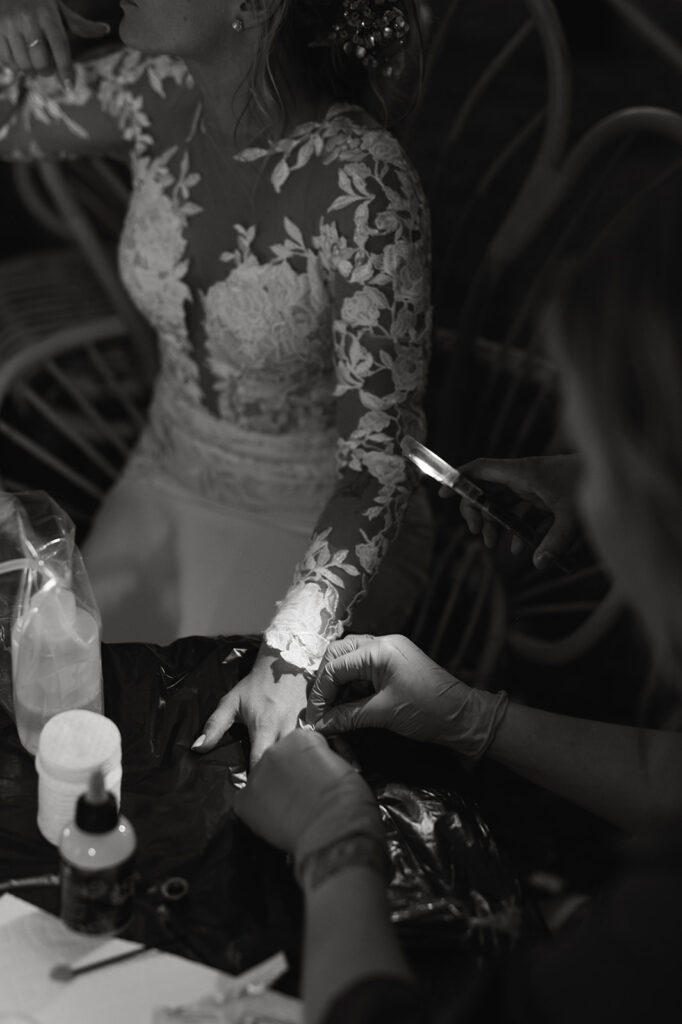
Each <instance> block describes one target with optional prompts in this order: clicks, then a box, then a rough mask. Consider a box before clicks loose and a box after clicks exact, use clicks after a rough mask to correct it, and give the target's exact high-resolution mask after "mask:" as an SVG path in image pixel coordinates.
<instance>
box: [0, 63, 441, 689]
mask: <svg viewBox="0 0 682 1024" xmlns="http://www.w3.org/2000/svg"><path fill="white" fill-rule="evenodd" d="M0 125H2V127H0V154H2V156H4V157H5V158H9V159H22V158H33V157H36V156H40V155H41V154H45V153H47V154H51V155H54V154H59V155H60V156H78V155H82V154H88V153H91V152H93V151H103V152H120V153H121V154H122V155H124V156H126V157H127V159H128V160H129V161H130V166H131V171H132V181H133V187H132V195H131V201H130V207H129V210H128V214H127V217H126V221H125V226H124V230H123V233H122V237H121V241H120V249H119V256H120V272H121V277H122V280H123V282H124V284H125V286H126V288H127V289H128V291H129V293H130V295H131V296H132V298H133V300H134V302H135V303H136V304H137V306H138V307H139V309H140V310H141V311H142V313H144V315H145V316H146V317H147V318H148V319H149V321H150V322H151V324H152V325H153V326H154V328H155V330H156V332H157V334H158V339H159V348H160V360H161V368H160V372H159V376H158V380H157V382H156V386H155V390H154V395H153V400H152V405H151V408H150V412H149V420H148V426H147V428H146V429H145V431H144V433H143V435H142V437H141V438H140V441H139V444H138V445H137V448H136V450H135V452H134V454H133V456H132V458H131V459H130V461H129V463H128V465H127V467H126V468H125V471H124V473H123V475H122V477H121V479H120V482H119V483H118V484H117V485H116V487H115V488H114V489H113V490H112V491H111V492H110V494H109V495H108V496H107V498H106V500H105V501H104V504H103V506H102V508H101V510H100V513H99V515H98V517H97V519H96V521H95V524H94V526H93V529H92V532H91V534H90V536H89V538H88V541H87V544H86V546H85V550H84V555H85V559H86V565H87V568H88V571H89V574H90V577H91V580H92V583H93V587H94V589H95V593H96V596H97V599H98V602H99V604H100V609H101V612H102V616H103V622H104V637H105V639H107V640H148V641H156V642H167V641H170V640H172V639H174V638H175V637H176V636H180V635H186V634H190V633H200V634H215V633H232V632H255V631H261V630H264V629H266V628H267V631H266V637H267V639H268V641H269V643H270V644H271V645H272V646H274V647H276V648H277V649H279V650H281V651H282V653H283V656H284V657H285V658H286V659H287V660H288V661H289V662H290V663H291V664H293V665H297V666H300V667H302V668H308V669H310V668H313V667H314V666H315V665H316V664H317V663H318V661H319V659H320V657H321V655H322V652H323V650H324V647H325V645H326V643H327V642H328V641H329V640H330V639H332V638H334V637H337V636H339V635H340V634H341V633H342V632H343V631H344V629H345V628H346V627H347V625H348V623H349V622H350V621H351V616H353V619H354V623H357V622H361V623H362V624H363V625H364V626H371V627H373V628H375V629H376V631H379V630H384V629H391V628H395V629H397V628H400V625H401V622H399V621H398V620H399V618H400V617H401V616H403V617H404V613H405V612H406V610H407V609H408V608H409V606H410V604H411V602H412V601H413V599H414V597H415V596H416V593H417V591H418V588H419V585H420V583H421V581H422V580H423V578H424V574H425V572H426V568H427V567H426V558H427V554H428V543H429V526H428V514H427V511H426V504H425V502H421V503H420V500H419V498H417V499H416V500H413V501H412V503H411V506H410V510H409V512H408V519H409V525H405V526H404V528H403V530H402V531H401V532H400V536H399V538H398V540H397V541H395V538H396V535H397V534H398V532H399V527H400V525H401V522H402V521H403V519H404V517H405V513H406V509H407V507H408V504H409V502H410V496H411V494H412V493H413V484H414V481H413V480H412V478H411V476H410V473H409V470H408V467H407V466H406V463H405V461H404V459H403V458H402V456H401V454H400V448H399V445H400V439H401V437H402V435H403V434H405V433H411V434H415V435H416V436H417V437H420V436H421V435H422V433H423V416H422V411H421V398H422V393H423V387H424V381H425V373H426V363H427V348H428V340H429V329H430V306H429V279H428V263H429V239H428V219H427V213H426V208H425V202H424V197H423V195H422V192H421V188H420V185H419V182H418V180H417V178H416V175H415V174H414V172H413V170H412V169H411V167H410V165H409V163H408V162H407V160H406V158H405V156H404V154H403V152H402V150H401V149H400V147H399V145H398V144H397V142H396V141H395V140H394V138H393V137H392V136H391V135H390V134H389V133H387V132H386V131H384V130H381V129H379V128H377V126H376V125H375V124H374V123H373V122H372V121H371V119H370V118H369V117H368V115H367V114H366V113H365V112H364V111H363V110H361V109H360V108H358V107H355V106H347V105H335V106H332V107H331V108H330V109H327V110H326V111H324V112H323V113H321V115H320V117H319V119H318V120H315V121H311V122H308V123H305V124H300V125H299V126H298V127H296V128H295V129H294V130H292V131H291V132H290V133H288V134H287V136H286V137H285V138H281V139H279V140H277V141H274V142H263V144H262V145H261V144H259V145H254V146H253V147H252V148H248V149H245V150H242V151H241V152H238V153H234V152H233V153H230V152H229V151H228V149H229V147H227V149H226V147H225V146H221V144H220V143H219V142H217V141H216V139H215V138H214V136H213V135H212V133H211V132H210V131H209V129H208V127H207V126H206V124H205V123H204V120H203V117H202V110H201V104H200V99H199V95H198V92H197V90H196V87H195V85H194V83H193V81H192V79H191V76H190V74H189V72H188V70H187V68H186V66H185V65H184V63H183V62H182V61H180V60H176V59H171V58H167V57H155V58H145V57H142V56H141V55H140V54H138V53H136V52H134V51H126V50H123V51H120V52H117V53H115V54H111V55H107V56H106V57H103V58H99V59H97V60H94V61H92V62H90V63H88V64H84V65H81V66H78V69H77V75H76V81H75V85H74V87H73V88H72V89H71V90H69V91H68V92H66V93H65V92H64V91H63V90H62V89H61V87H60V86H59V85H58V84H57V82H56V80H55V79H53V78H48V79H42V80H41V79H36V80H34V81H29V80H26V81H23V80H21V79H19V80H14V81H10V80H9V78H7V79H6V81H5V84H4V87H3V88H2V89H0ZM394 542H395V543H394ZM391 545H392V550H391V552H390V554H388V557H387V552H388V551H389V547H391ZM382 562H383V566H382V570H381V573H380V575H379V577H378V580H377V583H376V584H372V585H371V586H370V583H371V581H372V579H373V577H375V575H376V573H377V570H378V569H379V566H380V565H381V564H382ZM380 583H383V586H381V585H380ZM368 587H369V592H370V597H369V598H368V599H367V600H365V601H364V603H363V595H365V593H366V592H367V589H368ZM373 591H374V595H375V596H374V599H373V598H372V592H373ZM371 609H373V611H372V612H371V614H370V610H371ZM354 613H357V614H354Z"/></svg>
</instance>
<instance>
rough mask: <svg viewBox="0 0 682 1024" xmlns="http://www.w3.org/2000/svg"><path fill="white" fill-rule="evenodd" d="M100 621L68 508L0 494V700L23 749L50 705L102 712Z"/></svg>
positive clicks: (33, 495)
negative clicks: (0, 637)
mask: <svg viewBox="0 0 682 1024" xmlns="http://www.w3.org/2000/svg"><path fill="white" fill-rule="evenodd" d="M100 627H101V619H100V615H99V611H98V610H97V605H96V603H95V598H94V596H93V593H92V588H91V586H90V582H89V580H88V577H87V573H86V571H85V566H84V565H83V559H82V557H81V554H80V552H79V550H78V548H77V547H76V543H75V529H74V525H73V523H72V522H71V520H70V519H69V517H68V515H67V514H66V513H65V512H64V511H63V509H61V508H60V507H59V505H57V504H56V503H55V502H54V501H53V500H52V499H51V498H50V497H49V496H48V495H47V494H45V493H44V492H43V491H27V492H25V493H22V494H0V629H1V631H2V671H1V672H0V701H2V703H3V704H4V705H5V707H7V708H8V710H10V712H11V713H12V714H13V716H14V718H15V721H16V724H17V729H18V732H19V738H20V739H21V742H22V744H23V746H24V747H25V748H26V749H27V750H28V751H30V752H31V753H35V751H36V749H37V746H38V737H39V735H40V730H41V729H42V727H43V725H44V724H45V722H47V721H48V719H50V718H52V716H53V715H55V714H57V713H58V712H60V711H65V710H68V709H71V708H87V709H89V710H92V711H97V712H100V713H101V712H102V710H103V691H102V667H101V656H100Z"/></svg>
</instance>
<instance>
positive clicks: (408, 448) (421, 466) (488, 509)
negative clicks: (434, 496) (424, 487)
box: [400, 434, 572, 573]
mask: <svg viewBox="0 0 682 1024" xmlns="http://www.w3.org/2000/svg"><path fill="white" fill-rule="evenodd" d="M400 447H401V450H402V453H403V455H404V456H405V458H406V459H409V460H410V462H411V463H413V465H415V466H416V467H417V469H418V470H419V471H420V472H421V473H423V474H424V476H428V477H431V479H432V480H436V481H437V482H438V483H440V484H443V485H444V486H445V487H449V488H450V490H451V491H454V492H455V494H458V495H459V496H460V498H464V499H465V500H466V501H468V502H470V503H471V504H472V505H473V506H474V507H475V508H477V509H479V510H480V511H481V512H484V513H485V514H486V516H487V517H488V518H489V519H491V520H492V522H494V523H496V524H497V526H501V527H502V529H503V530H508V531H510V532H511V533H513V534H515V535H516V536H517V537H518V538H519V539H520V540H521V541H523V543H524V544H525V545H526V547H529V548H535V547H536V546H537V544H538V538H537V537H536V536H535V534H534V533H533V532H532V531H530V530H529V529H528V527H527V526H526V524H525V523H524V522H523V521H522V520H521V519H519V517H518V516H515V515H514V514H513V512H507V511H506V509H500V508H499V507H498V506H497V505H496V504H495V503H494V502H492V501H491V499H490V498H489V497H488V495H487V494H486V493H485V491H484V490H483V488H482V487H479V486H478V484H476V483H474V482H473V480H470V479H469V478H468V477H466V476H464V475H463V474H462V473H460V471H459V470H458V469H455V467H454V466H451V465H450V464H449V463H448V462H446V461H445V459H441V457H440V455H436V453H435V452H432V451H431V449H430V448H427V447H426V445H424V444H421V442H420V441H417V440H416V439H415V438H414V437H412V436H411V435H410V434H406V435H405V437H403V439H402V441H401V443H400ZM550 558H551V563H552V565H554V566H556V568H557V569H559V571H560V572H563V573H570V572H571V571H572V569H571V567H570V566H569V565H568V564H567V563H566V562H564V561H562V560H561V559H558V558H554V557H553V556H550Z"/></svg>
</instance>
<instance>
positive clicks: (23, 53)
mask: <svg viewBox="0 0 682 1024" xmlns="http://www.w3.org/2000/svg"><path fill="white" fill-rule="evenodd" d="M67 31H68V32H71V33H72V34H73V35H75V36H80V37H81V38H83V39H97V38H99V37H101V36H105V35H107V33H108V32H109V26H108V25H107V24H106V22H103V21H91V20H90V19H88V18H84V17H83V16H82V15H80V14H77V13H76V11H74V10H72V9H71V8H70V7H69V6H68V5H67V4H66V3H64V2H63V0H0V66H5V67H9V68H11V69H12V70H13V71H23V72H27V73H29V74H30V73H33V74H47V73H48V72H52V71H56V73H57V75H58V76H59V78H60V79H61V81H62V82H63V83H64V84H65V85H68V84H69V82H70V81H71V80H72V78H73V61H72V58H71V47H70V45H69V40H68V35H67Z"/></svg>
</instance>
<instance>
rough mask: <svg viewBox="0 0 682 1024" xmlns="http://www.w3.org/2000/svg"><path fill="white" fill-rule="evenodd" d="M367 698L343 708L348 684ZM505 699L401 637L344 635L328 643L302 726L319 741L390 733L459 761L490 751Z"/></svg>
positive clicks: (351, 702)
mask: <svg viewBox="0 0 682 1024" xmlns="http://www.w3.org/2000/svg"><path fill="white" fill-rule="evenodd" d="M358 682H362V683H364V684H365V687H366V690H365V692H366V694H368V695H366V696H363V697H361V698H360V699H356V700H351V701H347V700H346V691H347V689H348V687H349V684H357V683H358ZM507 703H508V701H507V696H506V694H504V693H488V692H486V691H483V690H476V689H473V688H472V687H470V686H467V685H466V683H462V682H460V681H459V680H458V679H456V678H455V677H454V676H452V675H450V673H449V672H446V671H445V669H443V668H441V667H440V665H437V664H436V663H435V662H434V661H431V659H430V658H428V657H427V656H426V655H425V654H424V652H423V651H421V650H420V649H419V648H418V647H417V646H416V645H415V644H413V643H412V641H411V640H408V639H407V637H404V636H383V637H370V636H352V635H351V636H347V637H345V638H344V639H343V640H340V641H337V642H336V643H331V644H330V645H329V647H328V649H327V653H326V655H325V658H324V661H323V663H322V665H321V668H320V671H319V672H318V675H317V677H316V679H315V681H314V682H313V685H312V688H311V690H310V694H309V697H308V707H307V712H306V718H307V721H308V722H309V723H310V724H312V725H314V727H315V731H316V732H321V733H322V734H323V735H324V736H333V735H335V734H337V733H341V732H348V731H349V730H352V729H366V728H380V729H390V730H391V731H392V732H396V733H399V734H400V735H401V736H406V737H408V738H410V739H415V740H421V741H423V742H427V743H439V744H442V745H444V746H448V747H451V748H452V749H453V750H455V751H456V752H457V753H458V754H460V755H462V756H465V757H472V758H478V757H480V756H481V755H482V754H484V753H485V751H486V750H487V749H488V747H489V745H490V743H491V742H492V740H493V738H494V735H495V732H496V730H497V726H498V725H499V723H500V721H501V720H502V718H503V717H504V714H505V712H506V707H507Z"/></svg>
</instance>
